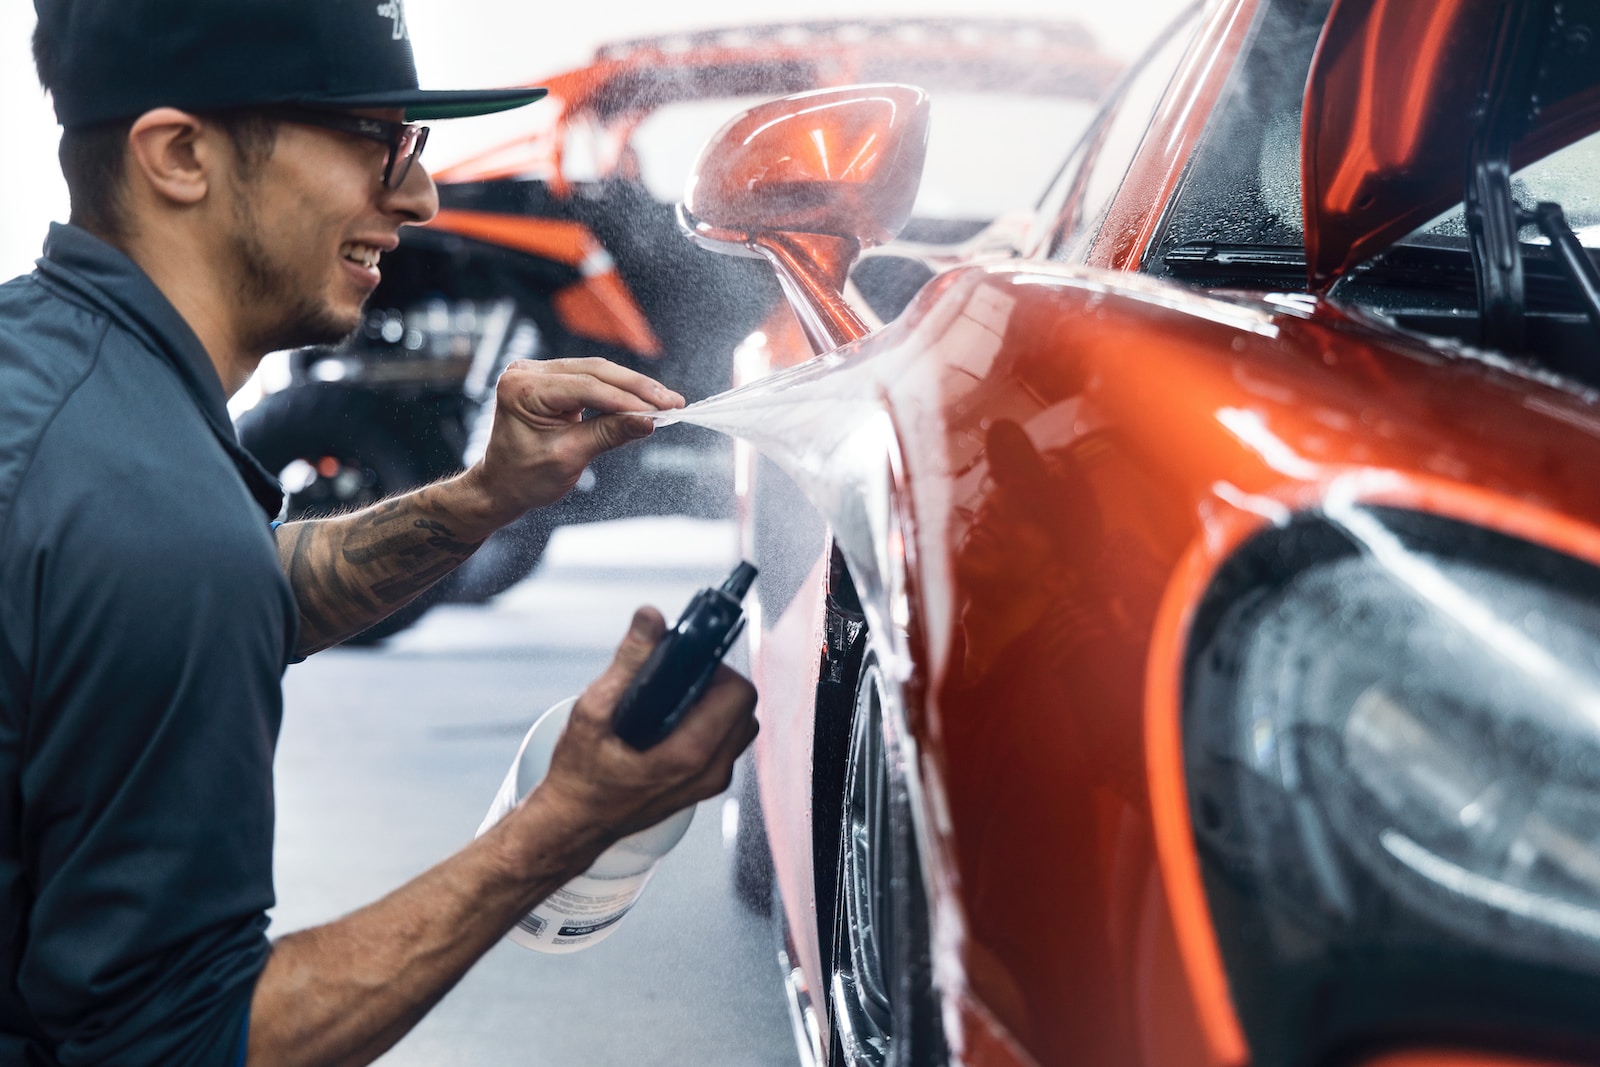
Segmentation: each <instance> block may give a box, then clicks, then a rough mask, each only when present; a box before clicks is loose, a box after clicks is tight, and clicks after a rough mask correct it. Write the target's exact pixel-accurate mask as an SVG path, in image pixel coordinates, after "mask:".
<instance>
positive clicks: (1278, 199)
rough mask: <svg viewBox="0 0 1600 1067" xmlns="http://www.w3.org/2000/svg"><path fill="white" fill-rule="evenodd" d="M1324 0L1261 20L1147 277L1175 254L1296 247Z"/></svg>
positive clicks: (1294, 0)
mask: <svg viewBox="0 0 1600 1067" xmlns="http://www.w3.org/2000/svg"><path fill="white" fill-rule="evenodd" d="M1330 5H1331V0H1275V2H1273V3H1271V4H1268V5H1267V6H1266V8H1265V9H1264V10H1263V11H1262V13H1261V16H1260V18H1259V19H1258V21H1257V24H1256V26H1255V28H1254V32H1253V37H1252V38H1251V41H1250V43H1249V45H1248V46H1247V50H1246V53H1245V55H1244V57H1243V60H1242V62H1241V63H1239V64H1238V65H1237V66H1236V67H1235V70H1234V73H1233V75H1232V77H1231V78H1230V79H1229V82H1228V85H1227V87H1226V88H1225V89H1224V91H1223V97H1222V99H1221V100H1220V101H1219V102H1218V105H1217V108H1216V110H1215V112H1214V113H1213V117H1212V120H1211V124H1210V125H1209V126H1208V127H1207V129H1206V131H1205V135H1204V137H1203V138H1202V140H1201V142H1200V145H1199V147H1198V148H1197V149H1196V151H1195V156H1194V162H1193V163H1192V164H1191V165H1190V167H1189V169H1188V172H1187V173H1186V174H1185V175H1184V177H1183V181H1182V184H1181V185H1180V186H1179V188H1178V192H1177V194H1176V196H1175V197H1174V200H1173V207H1172V210H1171V212H1170V213H1169V214H1168V218H1167V222H1166V225H1165V227H1164V230H1163V232H1162V234H1161V236H1160V237H1159V238H1158V240H1157V250H1158V251H1157V254H1156V255H1155V256H1152V257H1151V259H1150V261H1149V263H1150V269H1151V270H1153V271H1154V272H1155V273H1162V272H1163V271H1164V267H1163V263H1164V261H1165V257H1166V256H1167V254H1168V253H1170V252H1171V250H1172V249H1174V248H1176V247H1178V246H1180V245H1188V244H1193V243H1207V242H1210V243H1217V244H1231V245H1272V246H1288V247H1295V246H1300V245H1302V244H1303V243H1304V240H1305V226H1304V221H1303V216H1302V211H1301V204H1300V114H1301V102H1302V96H1303V95H1304V93H1305V84H1306V76H1307V74H1308V72H1309V71H1310V68H1311V57H1312V54H1313V53H1314V52H1315V51H1316V46H1317V40H1318V39H1319V37H1320V36H1321V32H1322V24H1323V22H1324V21H1325V20H1326V18H1327V15H1328V9H1329V7H1330Z"/></svg>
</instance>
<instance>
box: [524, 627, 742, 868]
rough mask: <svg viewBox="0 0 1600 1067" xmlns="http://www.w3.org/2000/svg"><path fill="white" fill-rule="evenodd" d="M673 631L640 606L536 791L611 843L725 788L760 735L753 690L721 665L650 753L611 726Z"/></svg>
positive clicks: (574, 712) (584, 698) (574, 713)
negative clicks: (654, 653) (625, 698)
mask: <svg viewBox="0 0 1600 1067" xmlns="http://www.w3.org/2000/svg"><path fill="white" fill-rule="evenodd" d="M665 632H666V624H665V623H664V622H663V621H662V618H661V615H660V613H659V612H657V611H655V610H654V609H652V608H642V609H640V610H639V611H638V612H636V613H635V614H634V616H633V624H632V626H630V627H629V630H628V634H627V636H626V637H624V638H623V639H622V644H621V645H620V646H619V647H618V648H617V653H616V656H615V658H613V659H612V661H611V664H610V666H608V667H607V668H606V670H605V672H604V673H603V674H601V675H600V677H599V678H597V679H595V681H594V682H593V683H591V684H590V685H589V687H588V688H587V689H585V690H584V691H583V693H582V695H581V696H579V697H578V702H577V705H576V706H575V707H574V708H573V709H572V716H571V718H570V719H568V721H567V728H566V731H565V732H564V733H563V734H562V735H561V739H560V740H559V741H558V742H557V743H556V748H555V752H554V754H553V755H552V756H551V759H550V771H549V773H548V774H547V775H546V776H545V778H544V780H543V781H542V782H540V783H539V786H538V787H537V788H536V789H535V790H534V793H535V794H542V796H541V797H540V802H541V803H545V804H549V805H553V806H556V807H558V808H559V809H561V810H563V811H565V812H567V813H568V817H569V818H571V819H573V820H574V821H575V822H579V823H587V824H588V825H589V826H591V827H594V828H596V829H597V830H599V831H600V832H603V833H604V835H605V837H606V838H607V839H608V841H607V843H609V841H610V840H614V839H616V838H618V837H622V836H624V835H626V834H631V833H634V832H635V831H638V830H643V829H644V828H646V827H648V826H653V825H655V824H656V823H658V822H660V821H661V820H662V819H665V818H666V817H667V816H669V815H671V814H672V813H673V812H675V811H678V810H680V809H682V808H685V807H687V806H689V805H690V804H694V803H696V802H698V801H701V800H704V799H706V798H707V797H713V796H716V795H717V794H718V793H721V792H722V791H723V790H725V789H727V788H728V782H729V780H730V779H731V778H732V776H733V765H734V761H735V760H737V759H738V758H739V754H740V753H741V752H743V751H744V750H745V749H746V748H747V747H748V746H749V744H750V742H751V741H753V740H755V736H756V730H757V726H756V720H755V715H754V710H755V703H756V694H755V688H754V687H753V686H751V684H750V683H749V682H748V681H746V680H745V679H744V678H742V677H740V676H739V675H738V674H736V673H734V672H733V671H732V670H730V669H729V668H727V667H724V666H719V667H718V669H717V674H716V676H715V678H714V680H713V681H712V683H711V685H710V687H709V688H708V689H707V690H706V692H705V695H704V696H702V697H701V698H700V701H699V702H698V703H697V704H696V705H695V706H694V707H693V708H692V709H691V710H690V711H689V713H688V714H687V715H686V716H684V718H683V721H682V722H681V723H679V724H678V727H677V728H676V729H675V730H673V731H672V733H671V734H669V735H668V736H667V737H666V739H665V740H663V741H662V742H661V743H660V744H657V745H655V746H654V747H652V748H650V749H648V750H647V751H644V752H639V751H638V750H636V749H634V748H632V747H631V746H630V745H628V744H627V742H625V741H623V740H622V739H621V738H619V737H618V736H617V735H616V734H615V733H613V732H612V730H611V713H612V711H613V710H614V709H615V708H616V706H617V701H618V700H620V699H621V697H622V694H623V692H625V691H626V689H627V687H628V683H629V682H631V681H632V680H633V676H634V675H635V674H637V673H638V671H639V668H640V667H641V666H642V665H643V664H644V661H645V658H646V657H648V656H649V655H650V650H651V649H653V648H654V647H655V646H656V643H657V642H658V641H660V640H661V637H662V635H663V634H664V633H665Z"/></svg>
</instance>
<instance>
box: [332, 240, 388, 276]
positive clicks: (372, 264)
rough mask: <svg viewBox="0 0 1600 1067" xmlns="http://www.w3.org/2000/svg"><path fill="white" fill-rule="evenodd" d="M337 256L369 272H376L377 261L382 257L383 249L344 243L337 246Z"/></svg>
mask: <svg viewBox="0 0 1600 1067" xmlns="http://www.w3.org/2000/svg"><path fill="white" fill-rule="evenodd" d="M339 255H341V256H343V257H344V258H345V259H348V260H349V261H350V262H352V263H358V264H360V265H361V266H363V267H366V268H368V269H369V270H376V269H377V267H378V260H379V259H380V258H381V257H382V256H383V249H381V248H375V247H373V246H372V245H364V244H358V243H356V242H355V241H346V242H345V243H344V244H342V245H340V246H339Z"/></svg>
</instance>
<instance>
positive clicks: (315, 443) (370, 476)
mask: <svg viewBox="0 0 1600 1067" xmlns="http://www.w3.org/2000/svg"><path fill="white" fill-rule="evenodd" d="M397 421H398V420H397V417H396V415H395V413H394V412H393V411H392V410H391V406H390V405H388V404H386V403H385V402H384V401H383V399H382V398H380V397H379V396H377V395H375V394H373V393H370V392H367V391H365V390H360V389H352V388H349V387H347V386H337V385H309V386H298V387H294V388H290V389H285V390H283V391H282V392H278V393H273V394H271V395H270V396H268V397H266V398H265V399H263V400H262V401H261V403H260V404H258V405H257V406H256V407H254V408H252V409H251V410H249V411H247V412H245V413H244V414H243V415H242V416H240V418H239V422H238V431H239V443H240V444H241V445H243V446H244V448H245V450H246V451H248V452H249V453H250V454H251V455H252V456H254V457H255V458H256V460H257V461H258V462H259V463H260V464H261V465H262V466H263V467H265V468H266V469H267V470H268V471H269V472H271V473H272V474H275V475H277V476H278V479H279V481H281V482H282V483H283V485H284V489H285V491H286V493H287V496H288V499H287V501H286V504H285V509H284V518H285V519H310V518H316V517H318V516H322V515H333V514H338V513H340V512H344V511H351V510H354V509H356V508H363V507H366V506H367V505H368V504H372V503H374V502H376V501H378V500H381V499H383V498H384V497H386V496H390V495H392V494H394V493H400V492H404V491H406V490H408V489H412V488H415V487H416V486H419V485H425V484H427V483H428V482H431V481H434V480H435V479H437V478H440V477H442V476H444V475H446V474H449V473H451V472H452V471H454V470H455V469H457V465H456V464H455V463H454V462H453V461H452V459H451V457H450V456H449V453H448V450H447V449H445V448H444V447H443V444H442V442H440V441H436V440H434V439H433V438H435V437H437V436H438V434H437V433H433V434H432V435H430V434H429V433H428V432H427V431H426V430H425V429H423V428H418V427H413V426H405V427H404V428H403V429H402V428H400V427H398V426H397ZM444 596H445V590H444V589H443V588H442V587H441V586H435V587H434V588H433V589H430V590H428V591H427V592H426V593H423V594H422V595H421V596H420V597H418V598H417V599H415V600H413V601H411V603H409V604H407V605H406V606H405V607H403V608H401V609H400V610H399V611H396V612H395V613H394V614H393V615H390V616H389V617H388V618H386V619H384V620H383V621H381V622H379V623H378V624H376V625H375V626H372V627H371V628H369V629H367V630H365V631H363V632H362V633H359V634H357V635H355V636H354V637H351V638H348V639H347V640H346V641H345V642H344V643H345V644H347V645H366V644H373V643H375V642H377V641H381V640H383V639H384V638H385V637H388V636H390V635H392V634H396V633H399V632H400V631H401V630H404V629H405V628H406V627H408V626H410V625H412V624H413V623H415V622H416V621H417V620H418V619H420V618H421V617H422V615H423V614H424V613H425V612H426V611H427V610H428V609H429V608H430V607H432V606H433V605H434V604H435V603H437V602H439V600H440V599H442V598H443V597H444Z"/></svg>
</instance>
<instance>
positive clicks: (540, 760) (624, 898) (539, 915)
mask: <svg viewBox="0 0 1600 1067" xmlns="http://www.w3.org/2000/svg"><path fill="white" fill-rule="evenodd" d="M577 702H578V698H577V697H568V698H567V699H566V700H563V701H562V702H561V703H559V704H557V705H555V706H554V707H552V708H551V709H550V710H549V711H546V712H545V713H544V714H543V715H541V716H539V720H538V721H537V722H535V723H534V724H533V726H532V727H530V728H529V730H528V733H527V736H526V737H524V738H523V739H522V747H521V748H520V749H518V750H517V758H516V759H515V760H514V761H513V762H512V764H511V769H510V770H509V771H507V772H506V777H505V781H503V782H502V783H500V791H499V792H498V793H496V794H495V798H494V803H493V804H491V805H490V806H489V814H488V815H486V816H484V819H483V824H482V825H481V826H479V827H478V833H477V835H475V836H479V837H481V836H482V835H483V834H484V832H485V831H487V830H488V829H489V827H491V826H493V825H494V824H495V823H497V822H499V821H500V820H501V819H503V818H505V816H506V814H507V813H508V812H510V811H511V809H512V808H514V807H516V806H517V804H518V802H519V801H521V800H522V798H523V797H525V796H527V795H528V793H529V792H531V791H532V789H533V787H534V786H536V785H538V784H539V782H540V780H542V779H543V778H544V776H545V772H547V771H548V770H549V769H550V754H551V753H552V752H553V751H555V746H556V739H557V738H559V737H560V736H561V731H562V730H563V729H564V728H565V727H566V725H567V718H568V716H570V715H571V714H572V708H573V705H575V704H576V703H577ZM693 820H694V805H693V804H691V805H689V806H688V807H687V808H684V809H683V810H682V811H680V812H678V813H677V814H676V815H672V816H670V817H668V818H666V819H664V820H662V821H661V822H659V823H656V825H654V826H652V827H650V828H649V829H647V830H640V831H639V832H638V833H636V834H630V835H628V836H627V837H624V838H622V839H621V840H620V841H618V842H617V843H616V844H614V845H612V846H611V847H610V848H608V849H606V850H605V851H604V852H602V853H601V854H600V858H599V859H597V860H595V861H594V865H593V866H592V867H590V868H589V869H588V870H587V871H584V872H583V873H582V874H580V875H578V877H576V878H574V879H573V880H572V881H570V882H568V883H567V884H566V885H564V886H562V887H561V888H560V889H557V890H556V891H555V892H554V893H552V894H550V896H548V897H546V898H545V900H544V901H543V902H541V903H540V904H539V906H538V907H536V908H534V909H533V910H532V911H530V912H528V914H526V915H524V916H523V917H522V920H521V921H520V922H518V923H517V925H516V926H514V927H512V928H511V931H510V933H508V934H506V936H507V937H509V938H510V939H511V940H513V941H515V942H516V943H517V944H519V945H521V946H523V947H524V948H531V949H536V950H538V951H540V952H576V951H578V950H579V949H581V948H588V947H589V946H590V945H593V944H596V943H598V942H600V941H603V940H605V939H606V938H607V937H609V936H610V935H611V931H612V930H615V929H616V927H617V923H618V922H619V921H620V920H621V919H622V917H623V916H624V915H626V914H628V909H629V908H632V907H633V905H634V903H635V902H636V901H637V900H638V899H639V894H641V893H643V892H644V887H645V885H646V884H647V883H648V882H649V881H650V876H651V875H653V874H655V870H656V864H658V863H659V862H661V857H662V856H665V855H666V854H667V853H668V852H671V851H672V848H673V846H674V845H676V844H677V843H678V842H679V841H680V840H682V839H683V835H684V833H686V832H687V831H688V829H689V823H690V822H692V821H693Z"/></svg>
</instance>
